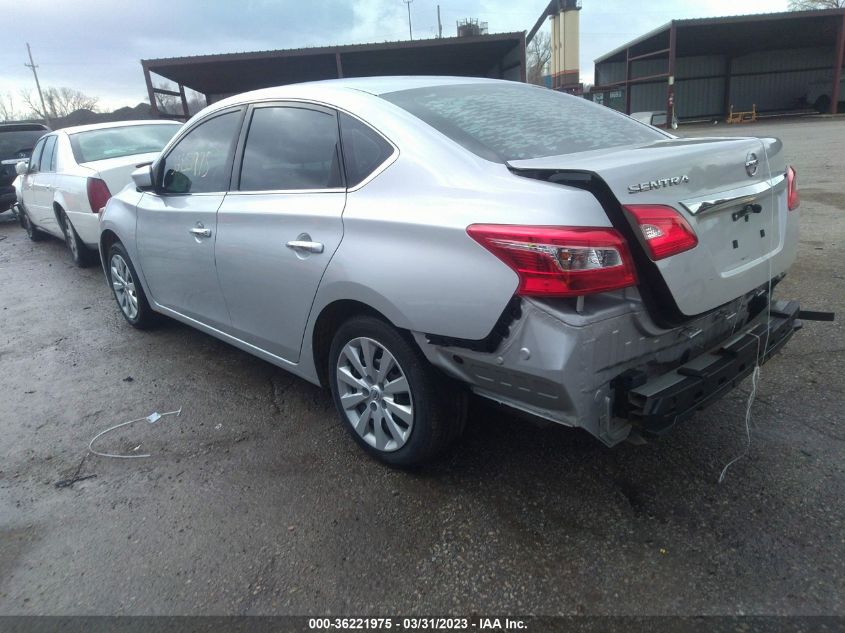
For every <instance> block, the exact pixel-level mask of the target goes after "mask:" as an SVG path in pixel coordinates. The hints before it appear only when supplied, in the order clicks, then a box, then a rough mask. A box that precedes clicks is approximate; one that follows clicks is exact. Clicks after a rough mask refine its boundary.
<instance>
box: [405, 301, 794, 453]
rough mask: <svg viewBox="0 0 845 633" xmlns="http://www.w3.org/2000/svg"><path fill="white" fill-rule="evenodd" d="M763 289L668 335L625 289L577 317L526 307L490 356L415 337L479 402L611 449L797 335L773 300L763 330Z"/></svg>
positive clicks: (672, 418) (671, 418)
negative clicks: (577, 431) (570, 429)
mask: <svg viewBox="0 0 845 633" xmlns="http://www.w3.org/2000/svg"><path fill="white" fill-rule="evenodd" d="M764 290H765V289H758V290H756V291H753V292H751V293H749V294H748V295H747V296H745V297H742V298H739V299H737V300H735V301H734V302H732V303H731V304H728V305H726V306H723V307H722V308H720V309H718V310H715V311H713V312H711V313H708V314H706V315H702V316H701V317H698V318H696V319H694V320H692V321H690V322H688V323H687V324H686V325H685V326H683V327H677V328H673V329H662V328H660V327H659V326H657V325H656V324H654V323H653V321H652V320H651V318H650V317H649V315H648V313H647V311H646V310H645V309H644V307H643V305H642V303H641V302H640V301H638V300H637V297H636V295H634V294H633V291H630V293H629V294H622V293H618V294H617V295H615V296H596V297H591V298H590V300H589V301H588V302H586V303H585V304H584V305H583V306H582V308H581V311H580V312H579V311H577V310H575V311H573V310H572V308H571V306H570V307H568V306H567V305H566V304H564V303H563V302H560V303H558V304H556V305H555V304H551V303H548V302H545V303H544V302H539V301H532V300H523V301H522V303H521V308H520V310H519V314H517V315H515V316H514V320H513V321H512V322H511V323H510V325H509V326H508V327H507V328H506V330H505V336H504V339H503V340H502V342H501V343H499V344H498V345H497V347H496V349H495V350H494V351H486V350H485V351H482V350H473V349H468V348H467V347H462V346H459V345H454V344H452V345H448V344H447V345H444V344H442V343H441V344H437V343H435V342H433V341H431V340H429V339H428V337H426V335H423V334H421V333H414V335H415V337H416V340H417V342H418V344H419V346H420V349H422V350H423V352H424V353H425V355H426V357H427V358H428V359H429V361H430V362H431V363H432V364H434V365H435V366H437V367H439V368H441V369H442V370H443V371H445V372H446V373H448V374H449V375H451V376H453V377H454V378H456V379H458V380H460V381H461V382H464V383H465V384H467V385H468V387H469V388H470V389H471V390H472V391H473V392H474V393H476V394H477V395H479V396H482V397H484V398H488V399H490V400H494V401H496V402H498V403H501V404H503V405H506V406H508V407H511V408H513V409H516V410H519V411H521V412H524V413H526V414H529V415H530V416H531V417H533V418H541V419H544V420H549V421H552V422H556V423H558V424H563V425H566V426H574V427H580V428H583V429H584V430H586V431H587V432H589V433H591V434H592V435H594V436H595V437H596V438H598V439H599V440H600V441H601V442H603V443H604V444H606V445H608V446H613V445H615V444H618V443H619V442H622V441H624V440H625V439H626V438H627V437H628V436H629V434H630V433H631V431H632V430H635V431H637V432H638V433H640V435H647V434H651V435H658V434H660V433H661V432H663V431H665V430H667V429H668V428H669V427H670V426H672V425H673V424H675V423H676V422H678V421H680V420H682V419H685V418H686V417H689V416H690V415H692V413H693V412H694V411H696V410H698V409H701V408H703V407H704V406H706V405H707V404H710V403H711V402H713V401H714V400H716V399H717V398H719V397H721V396H723V395H724V394H725V393H727V391H729V390H730V389H731V388H733V387H735V386H736V385H737V384H738V383H739V382H740V381H741V380H742V379H743V378H744V377H746V376H747V375H748V374H750V373H751V372H752V371H753V369H754V365H755V359H756V357H757V343H758V338H757V337H759V340H760V345H761V348H760V351H761V356H763V355H762V351H763V347H764V346H765V347H766V353H765V357H764V358H761V360H766V359H768V358H769V357H770V356H771V355H772V354H773V353H774V352H775V351H777V350H778V349H780V348H781V347H782V346H783V345H784V344H785V343H786V341H787V340H788V339H789V338H790V336H791V335H792V333H793V332H794V330H796V329H797V328H798V327H800V321H799V320H798V309H799V307H798V304H797V303H796V302H793V301H788V302H785V301H777V302H773V303H772V307H771V320H770V322H769V325H768V326H767V325H766V322H767V319H766V309H765V302H766V296H765V294H764V293H763V291H764ZM761 304H762V305H761ZM766 338H768V344H767V345H766V344H765V343H766ZM438 343H439V341H438Z"/></svg>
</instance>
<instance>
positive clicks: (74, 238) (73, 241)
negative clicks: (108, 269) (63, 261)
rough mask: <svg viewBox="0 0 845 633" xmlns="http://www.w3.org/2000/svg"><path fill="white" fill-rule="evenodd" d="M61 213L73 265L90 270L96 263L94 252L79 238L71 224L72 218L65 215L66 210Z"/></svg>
mask: <svg viewBox="0 0 845 633" xmlns="http://www.w3.org/2000/svg"><path fill="white" fill-rule="evenodd" d="M59 212H60V213H61V218H62V230H63V231H64V234H65V244H67V247H68V250H70V256H71V258H72V259H73V263H74V264H76V265H77V266H79V267H80V268H88V267H89V266H91V265H93V264H94V262H95V258H94V252H93V251H92V250H91V249H89V248H88V247H87V246H85V242H83V241H82V240H81V239H80V238H79V233H77V232H76V229H75V228H73V224H71V223H70V218H68V217H67V213H65V212H64V210H60V211H59Z"/></svg>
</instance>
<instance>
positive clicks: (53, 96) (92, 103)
mask: <svg viewBox="0 0 845 633" xmlns="http://www.w3.org/2000/svg"><path fill="white" fill-rule="evenodd" d="M21 99H23V102H24V103H25V104H26V105H27V107H29V109H30V110H32V112H33V113H34V114H35V116H37V117H39V118H41V119H44V118H49V119H51V120H52V119H59V118H61V117H66V116H67V115H69V114H70V113H71V112H76V111H77V110H91V111H92V112H96V110H97V101H98V99H97V97H89V96H88V95H86V94H85V93H84V92H82V91H80V90H76V89H74V88H66V87H60V88H53V87H50V88H46V89H45V90H44V107H43V108H42V107H41V100H40V99H38V98H37V95H33V93H32V91H30V90H22V91H21ZM45 108H46V110H47V111H46V112H45V111H44V109H45Z"/></svg>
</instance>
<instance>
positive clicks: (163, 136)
mask: <svg viewBox="0 0 845 633" xmlns="http://www.w3.org/2000/svg"><path fill="white" fill-rule="evenodd" d="M180 127H181V125H179V124H178V123H174V124H172V125H168V124H164V123H162V124H158V125H127V126H125V127H107V128H102V129H100V130H88V131H87V132H77V133H76V134H71V135H70V146H71V149H72V150H73V156H74V158H76V162H77V163H90V162H91V161H95V160H105V159H107V158H120V157H121V156H132V155H133V154H148V153H151V152H160V151H161V149H162V148H163V147H164V146H165V145H167V141H169V140H170V139H171V138H173V135H174V134H176V132H177V131H179V128H180Z"/></svg>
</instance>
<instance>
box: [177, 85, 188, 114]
mask: <svg viewBox="0 0 845 633" xmlns="http://www.w3.org/2000/svg"><path fill="white" fill-rule="evenodd" d="M179 99H180V100H181V101H182V116H184V117H185V120H186V121H187V120H188V119H190V118H191V113H190V111H189V110H188V98H187V97H186V96H185V86H183V85H182V84H179Z"/></svg>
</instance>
